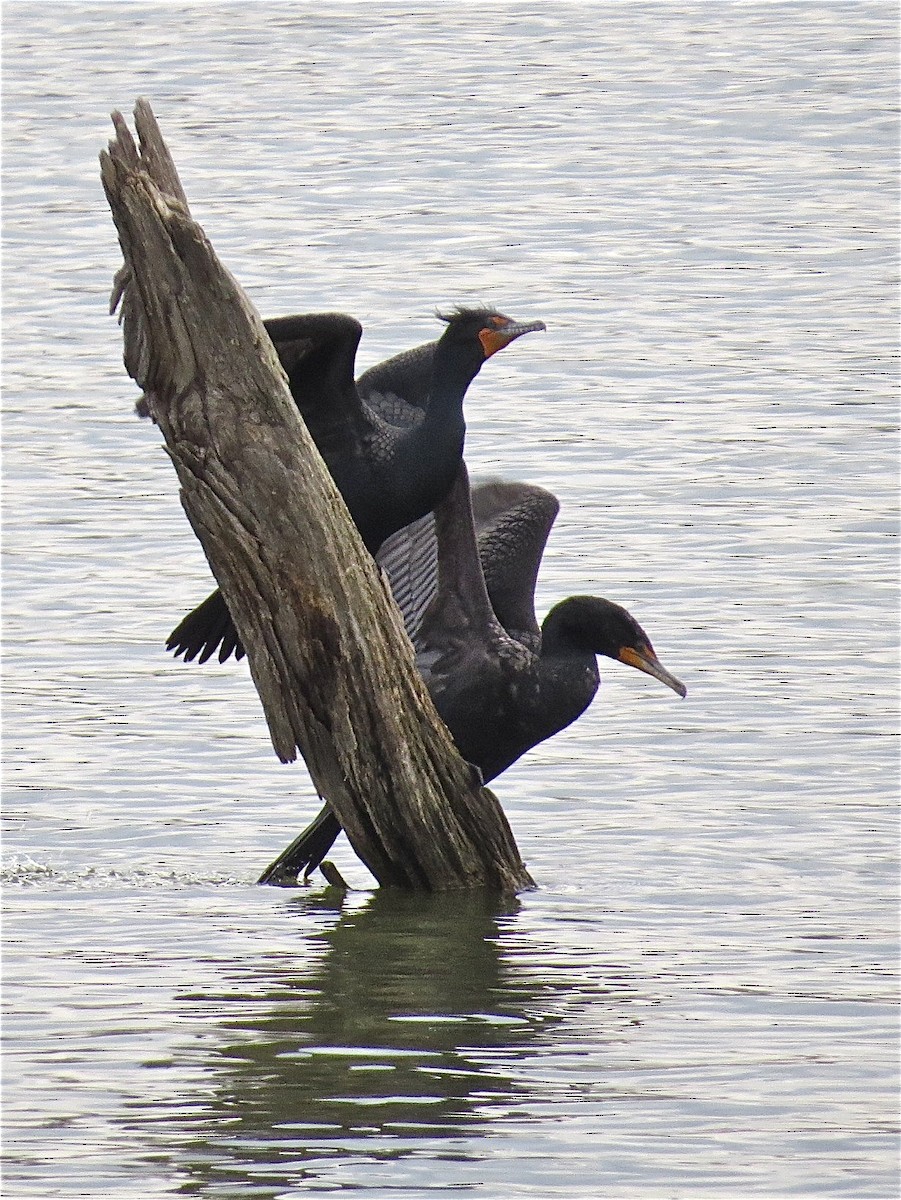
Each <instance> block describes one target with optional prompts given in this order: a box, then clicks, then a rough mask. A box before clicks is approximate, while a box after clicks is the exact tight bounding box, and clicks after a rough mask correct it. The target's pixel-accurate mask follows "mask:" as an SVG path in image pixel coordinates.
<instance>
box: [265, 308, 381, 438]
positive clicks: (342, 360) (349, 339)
mask: <svg viewBox="0 0 901 1200" xmlns="http://www.w3.org/2000/svg"><path fill="white" fill-rule="evenodd" d="M263 324H264V325H265V327H266V332H267V333H268V334H269V336H270V338H271V339H272V343H273V345H274V346H275V349H276V352H277V354H278V357H279V361H280V362H281V364H282V367H283V368H284V370H285V374H286V375H287V376H288V386H289V387H290V389H291V395H292V396H293V397H294V402H295V403H296V405H297V407H298V408H299V409H300V414H301V416H302V417H303V419H304V421H305V422H306V425H307V428H308V429H309V430H310V432H311V433H312V435H313V439H314V440H315V442H316V444H317V446H318V447H319V449H320V451H321V452H322V453H323V454H326V453H327V452H328V450H329V449H330V447H331V446H332V445H333V444H340V445H344V444H345V443H346V442H347V438H348V432H349V431H351V430H352V431H354V432H355V433H356V434H357V436H359V434H360V433H361V432H363V431H364V430H365V428H366V426H367V414H366V412H365V409H364V407H363V404H362V403H361V401H360V395H359V392H358V391H357V387H356V384H355V383H354V362H355V359H356V354H357V346H358V345H359V344H360V338H361V336H362V334H363V327H362V325H360V322H359V321H357V320H355V319H354V318H353V317H348V316H346V315H345V314H344V313H305V314H302V315H299V316H293V317H275V318H273V319H271V320H268V321H264V322H263Z"/></svg>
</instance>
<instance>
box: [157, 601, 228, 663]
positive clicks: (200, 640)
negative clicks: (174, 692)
mask: <svg viewBox="0 0 901 1200" xmlns="http://www.w3.org/2000/svg"><path fill="white" fill-rule="evenodd" d="M166 649H167V650H171V651H172V653H173V654H176V655H178V654H182V653H183V654H184V656H185V662H191V660H192V659H195V658H196V659H197V661H198V662H202V663H205V662H206V660H207V659H208V658H212V656H213V655H214V654H215V653H216V650H217V649H218V650H219V661H220V662H225V660H226V659H227V658H228V657H229V656H230V655H232V654H234V656H235V658H236V659H241V658H243V657H244V647H243V646H242V645H241V639H240V638H239V637H238V631H237V629H235V626H234V623H233V621H232V619H231V613H230V612H229V611H228V608H227V607H226V604H225V601H224V600H223V598H222V593H221V592H220V591H219V589H218V588H217V589H216V591H215V592H213V594H212V595H211V596H207V598H206V600H204V602H203V604H198V606H197V607H196V608H195V609H194V611H193V612H189V613H188V615H187V616H186V617H185V619H184V620H183V621H182V623H181V624H180V625H178V626H176V628H175V629H173V630H172V632H171V633H170V634H169V637H168V639H167V640H166Z"/></svg>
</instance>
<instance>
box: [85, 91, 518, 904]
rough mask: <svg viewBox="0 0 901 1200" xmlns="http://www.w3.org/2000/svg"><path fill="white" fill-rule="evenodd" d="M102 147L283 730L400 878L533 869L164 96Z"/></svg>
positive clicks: (253, 657) (200, 527) (138, 318)
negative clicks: (423, 662) (433, 689)
mask: <svg viewBox="0 0 901 1200" xmlns="http://www.w3.org/2000/svg"><path fill="white" fill-rule="evenodd" d="M113 123H114V127H115V131H116V136H115V138H114V139H113V141H112V142H111V143H110V147H109V150H108V151H104V152H103V153H102V154H101V156H100V160H101V175H102V179H103V186H104V189H105V191H106V195H107V198H108V200H109V204H110V208H111V211H112V214H113V220H114V221H115V224H116V228H117V230H118V234H119V242H120V245H121V247H122V253H123V257H124V260H125V262H124V266H123V268H122V269H121V270H120V271H119V273H118V274H117V276H116V280H115V283H114V289H113V300H112V307H113V308H116V307H119V309H120V318H121V321H122V324H123V335H124V344H125V365H126V368H127V370H128V372H129V374H130V375H131V376H132V377H133V378H134V379H135V381H136V382H137V383H138V385H139V386H140V387H142V388H143V389H144V392H145V395H146V397H147V401H148V404H149V407H150V411H151V413H152V415H153V417H154V419H155V420H156V422H157V424H158V425H159V428H160V430H161V431H162V434H163V437H164V439H165V443H166V448H167V450H168V452H169V454H170V456H171V458H172V461H173V463H174V465H175V469H176V472H177V474H178V480H179V483H180V487H181V500H182V504H183V506H184V509H185V512H186V514H187V516H188V519H189V521H190V523H191V526H192V527H193V529H194V531H195V533H196V534H197V537H198V538H199V540H200V542H201V544H202V546H203V549H204V551H205V553H206V556H207V558H208V560H209V563H210V566H211V568H212V571H213V573H214V575H215V577H216V580H217V582H218V584H219V586H220V588H221V589H222V592H223V594H224V596H225V598H226V601H227V603H228V606H229V609H230V611H231V613H232V616H233V618H234V621H235V625H236V627H237V630H238V633H239V634H240V637H241V639H242V641H243V643H244V646H245V647H246V650H247V658H248V662H249V665H250V670H251V674H252V677H253V681H254V684H255V686H256V689H257V691H258V693H259V696H260V700H261V702H262V705H263V710H264V713H265V715H266V720H267V722H268V725H269V730H270V735H271V738H272V744H273V746H274V748H275V752H276V754H277V755H278V756H279V758H280V759H282V760H283V761H285V762H287V761H291V760H293V759H294V758H295V757H296V752H297V750H300V752H301V754H302V755H303V757H304V759H305V761H306V764H307V767H308V769H309V772H310V775H311V777H312V779H313V782H314V785H315V787H316V788H317V790H318V791H319V793H320V795H321V796H323V797H325V798H327V799H328V801H329V803H330V804H331V806H332V808H333V810H334V812H335V813H336V815H337V816H338V818H339V820H340V821H341V824H342V825H343V826H344V829H345V831H346V832H347V835H348V838H349V839H350V842H351V845H352V846H353V848H354V850H355V851H356V853H357V854H358V855H359V856H360V858H361V859H362V860H363V862H364V863H365V864H366V865H367V866H368V867H369V869H370V870H371V871H372V873H373V875H374V876H375V877H376V879H377V880H378V881H379V882H380V883H381V884H383V885H393V886H400V887H406V888H418V889H427V890H441V889H450V888H465V887H489V888H492V889H496V890H503V891H516V890H519V889H521V888H523V887H528V886H531V885H532V881H531V879H530V878H529V875H528V873H527V871H526V870H525V867H524V865H523V863H522V861H521V859H520V856H519V852H518V850H517V847H516V844H515V842H514V839H513V836H512V833H511V832H510V828H509V826H508V824H507V821H506V819H505V817H504V815H503V812H502V811H501V809H500V806H499V804H498V803H497V800H496V799H495V797H494V796H493V794H492V793H491V792H490V791H488V789H486V788H483V787H480V786H479V784H478V782H477V780H475V779H474V777H473V772H472V771H471V769H470V768H469V767H468V765H467V764H465V763H464V762H463V761H462V760H461V758H460V757H459V755H458V754H457V752H456V749H455V748H454V745H453V742H452V741H451V738H450V735H449V734H448V732H447V730H446V729H445V727H444V725H443V724H442V723H441V721H440V720H439V718H438V716H437V714H436V713H435V711H434V708H433V706H432V703H431V700H430V698H429V696H428V693H427V691H426V689H425V686H424V685H423V683H422V681H421V679H420V678H419V676H418V674H417V672H416V670H415V667H414V663H413V651H412V647H411V645H410V643H409V641H408V639H407V637H406V634H405V632H404V629H403V623H402V621H401V618H400V614H399V613H398V611H397V608H396V606H395V605H394V603H393V600H392V599H391V596H390V593H389V592H388V590H387V588H386V587H385V585H384V583H383V581H382V578H381V576H380V575H379V573H378V571H377V569H376V568H375V565H374V563H373V561H372V559H371V558H370V556H369V555H368V554H367V553H366V551H365V549H364V547H363V545H362V542H361V541H360V538H359V536H358V534H357V531H356V529H355V527H354V526H353V523H352V522H351V520H350V517H349V514H348V512H347V509H346V507H345V505H344V501H343V500H342V498H341V496H340V494H339V493H338V491H337V489H336V488H335V485H334V483H333V482H332V479H331V477H330V475H329V474H328V471H327V470H326V468H325V465H324V464H323V462H322V460H321V458H320V456H319V453H318V451H317V450H316V447H315V446H314V444H313V442H312V440H311V438H310V436H309V434H308V432H307V430H306V427H305V426H304V424H303V421H302V419H301V417H300V415H299V413H298V411H297V409H296V406H295V405H294V402H293V400H292V398H291V395H290V392H289V391H288V388H287V384H286V380H285V377H284V374H283V372H282V370H281V367H280V365H279V362H278V359H277V357H276V354H275V351H274V349H273V347H272V344H271V342H270V340H269V338H268V336H267V335H266V332H265V330H264V329H263V325H262V322H261V320H260V318H259V316H258V315H257V313H256V311H255V310H254V308H253V306H252V305H251V304H250V302H249V300H248V299H247V297H246V296H245V295H244V293H243V291H242V289H241V287H240V286H239V284H238V283H237V282H236V280H235V279H234V278H233V277H232V276H231V275H230V274H229V272H228V271H227V270H226V269H225V268H224V267H223V266H222V264H221V263H220V262H219V260H218V259H217V257H216V254H215V252H214V251H213V248H212V246H211V245H210V243H209V241H208V240H207V238H206V236H205V235H204V232H203V230H202V229H201V228H200V226H199V225H198V224H197V223H196V222H195V221H194V220H193V219H192V217H191V215H190V211H189V209H188V205H187V200H186V197H185V195H184V191H183V189H182V187H181V183H180V182H179V179H178V173H177V171H176V169H175V164H174V162H173V161H172V158H171V155H170V154H169V151H168V149H167V147H166V145H165V142H164V140H163V138H162V135H161V133H160V130H159V127H158V125H157V123H156V120H155V118H154V116H153V113H152V111H151V109H150V106H149V104H147V102H146V101H138V104H137V107H136V109H135V128H136V131H137V134H138V143H137V144H136V143H135V140H134V138H133V137H132V135H131V133H130V132H129V130H128V127H127V125H126V123H125V121H124V120H123V119H122V117H121V116H120V115H119V114H118V113H116V114H113Z"/></svg>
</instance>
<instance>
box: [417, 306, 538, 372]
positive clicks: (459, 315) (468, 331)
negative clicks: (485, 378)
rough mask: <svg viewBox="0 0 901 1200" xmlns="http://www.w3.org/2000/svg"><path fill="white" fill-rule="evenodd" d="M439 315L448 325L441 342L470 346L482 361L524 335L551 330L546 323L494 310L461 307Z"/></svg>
mask: <svg viewBox="0 0 901 1200" xmlns="http://www.w3.org/2000/svg"><path fill="white" fill-rule="evenodd" d="M437 316H438V317H439V319H440V320H442V321H445V322H446V323H447V329H445V331H444V334H443V336H442V338H441V341H442V342H443V343H446V342H453V343H455V344H457V345H460V346H470V347H471V348H472V349H473V350H474V351H475V353H476V354H477V356H478V359H479V361H480V362H484V361H485V359H486V358H490V357H491V355H492V354H496V353H497V352H498V350H502V349H503V348H504V346H508V345H509V344H510V342H512V341H515V340H516V338H518V337H522V335H523V334H524V333H533V332H535V331H536V330H539V329H545V328H547V327H546V325H545V323H544V321H514V320H513V319H512V318H511V317H506V316H504V314H503V313H499V312H496V311H495V310H494V309H493V308H463V307H458V308H455V309H454V310H453V312H450V313H438V314H437Z"/></svg>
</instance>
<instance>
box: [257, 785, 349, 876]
mask: <svg viewBox="0 0 901 1200" xmlns="http://www.w3.org/2000/svg"><path fill="white" fill-rule="evenodd" d="M340 832H341V826H340V824H339V823H338V819H337V817H335V815H334V814H333V812H332V810H331V809H330V808H329V806H328V805H326V806H325V808H323V810H322V812H320V814H319V816H318V817H316V819H315V820H314V821H313V822H312V824H310V825H308V826H307V827H306V829H305V830H304V831H303V833H301V834H298V836H297V837H296V838H295V839H294V841H293V842H292V843H291V845H290V846H289V847H288V848H287V850H283V851H282V852H281V854H280V855H279V856H278V858H277V859H276V860H275V862H272V863H270V864H269V866H268V867H267V868H266V870H265V871H264V872H263V874H262V875H261V876H260V877H259V879H258V880H257V883H271V884H276V885H279V884H285V883H295V882H296V881H297V878H298V876H299V875H300V872H301V871H303V877H304V879H309V877H310V876H311V875H312V874H313V872H314V871H315V870H316V868H317V867H318V866H319V864H320V863H321V862H322V860H323V859H324V858H325V856H326V854H328V852H329V850H330V849H331V848H332V845H333V843H334V841H335V838H336V837H337V836H338V834H339V833H340Z"/></svg>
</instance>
